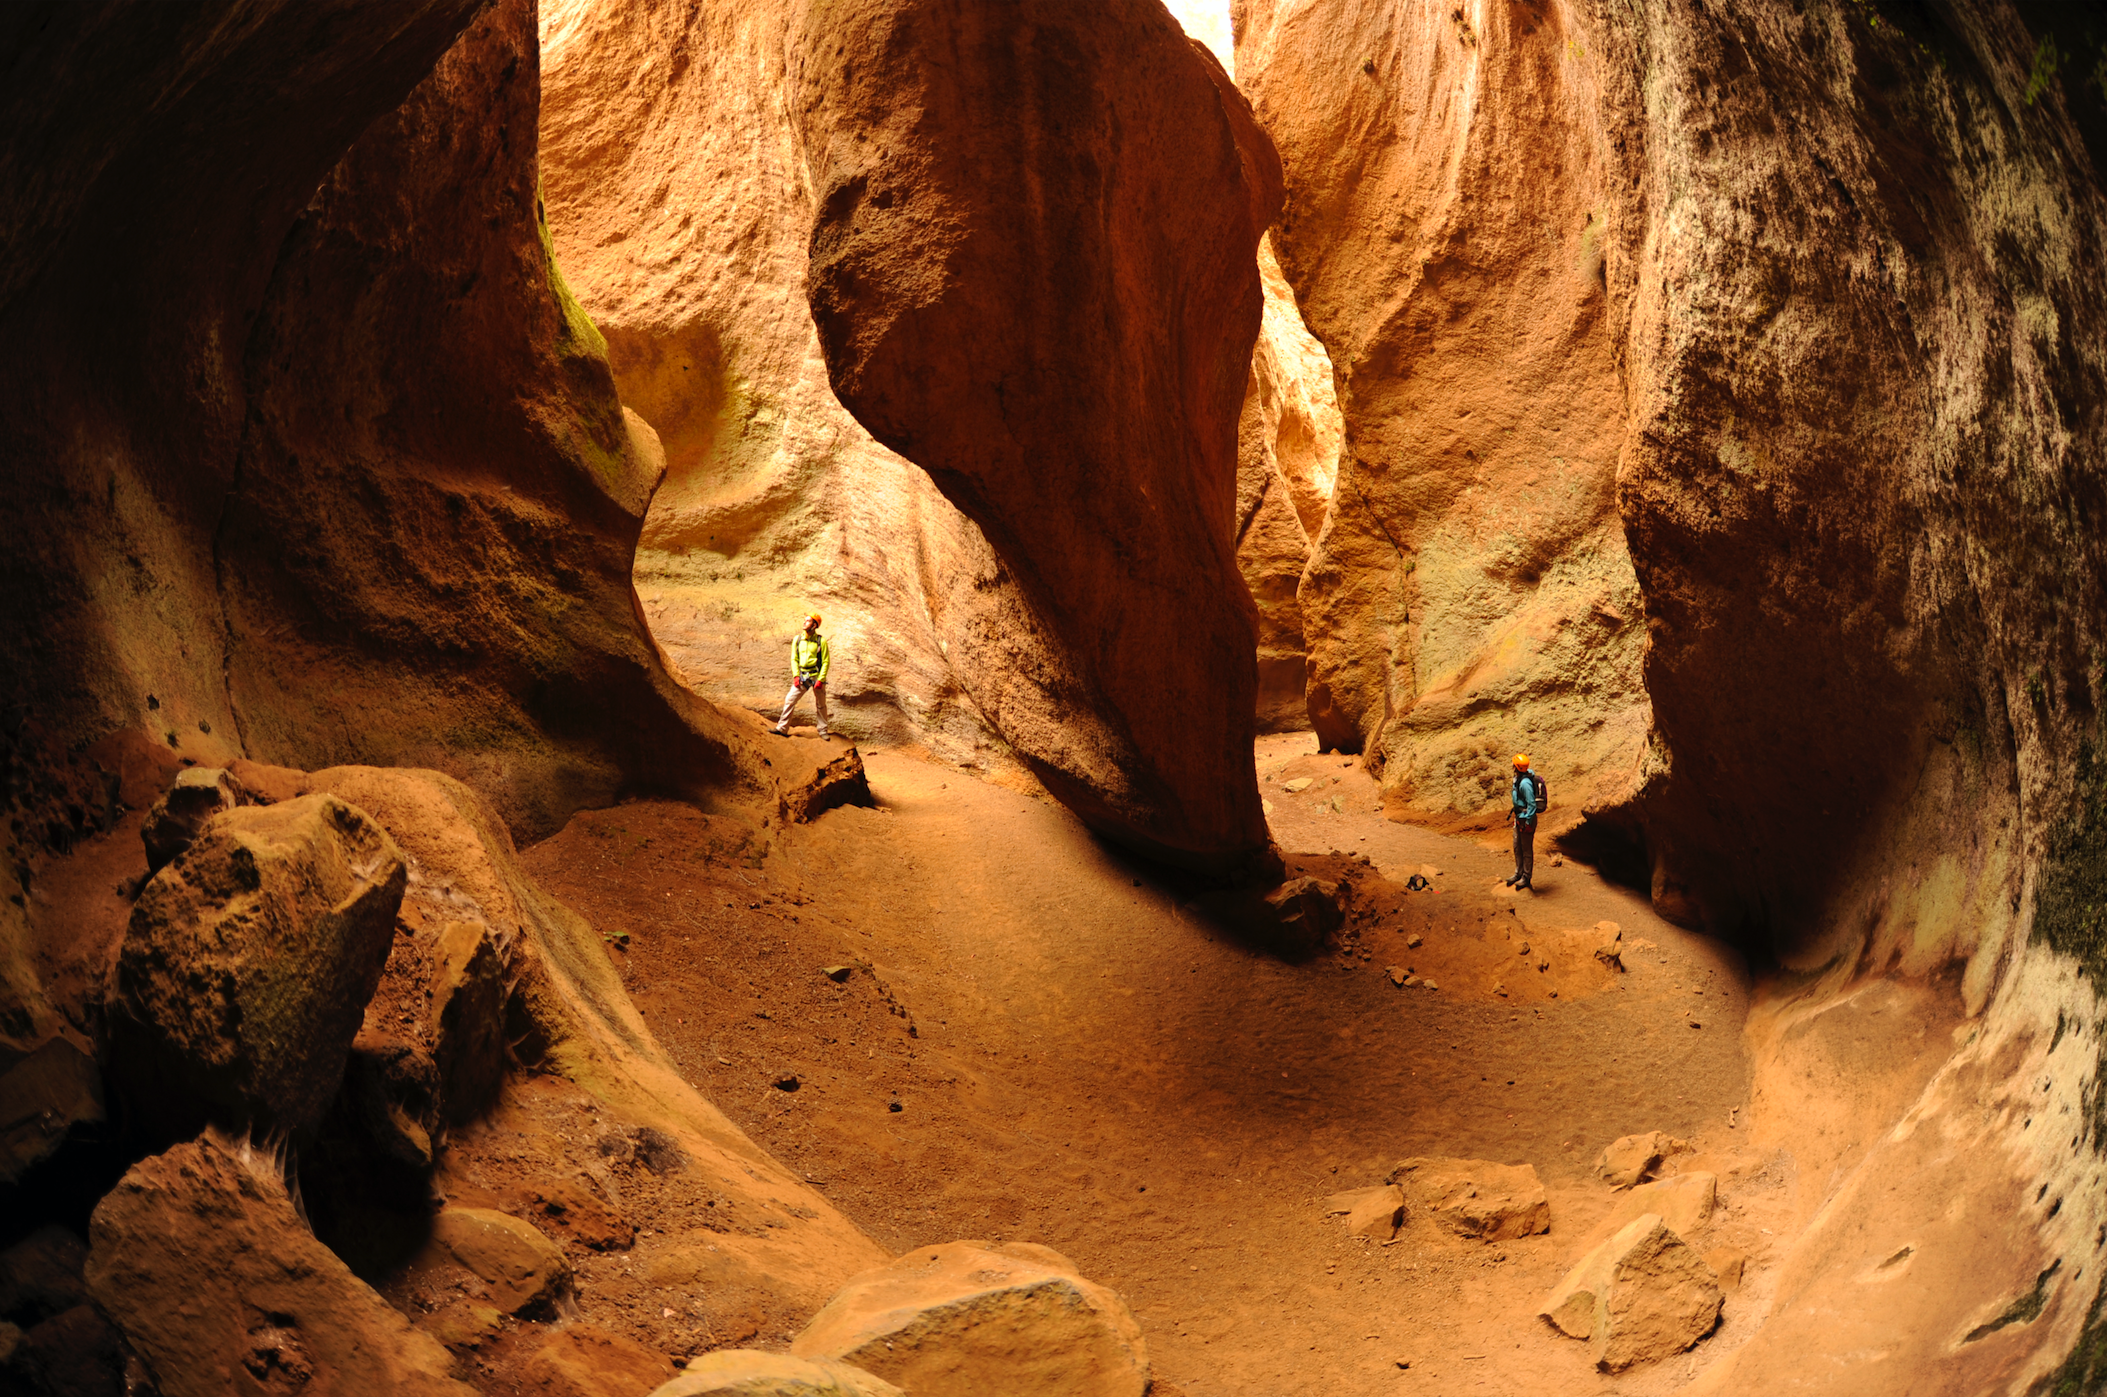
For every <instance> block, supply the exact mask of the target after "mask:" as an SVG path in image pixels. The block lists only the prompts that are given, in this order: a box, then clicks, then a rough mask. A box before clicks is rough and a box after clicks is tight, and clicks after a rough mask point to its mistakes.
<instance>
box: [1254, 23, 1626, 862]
mask: <svg viewBox="0 0 2107 1397" xmlns="http://www.w3.org/2000/svg"><path fill="white" fill-rule="evenodd" d="M1482 10H1483V13H1482V14H1480V12H1479V7H1469V13H1468V14H1467V15H1466V14H1465V13H1464V12H1463V11H1458V12H1457V13H1456V14H1455V15H1452V14H1451V13H1450V12H1449V11H1448V10H1446V9H1439V8H1437V7H1432V6H1393V5H1374V4H1368V5H1314V6H1295V7H1290V6H1285V5H1283V6H1273V5H1270V4H1264V3H1253V4H1249V5H1247V6H1244V7H1243V9H1242V12H1241V23H1240V27H1239V72H1240V74H1241V76H1242V81H1243V83H1244V85H1245V86H1246V87H1247V89H1248V90H1249V91H1250V92H1251V93H1252V97H1253V101H1254V103H1255V105H1256V107H1257V110H1258V113H1259V117H1260V119H1261V121H1262V122H1263V123H1264V124H1265V125H1266V127H1267V129H1268V131H1269V132H1271V133H1272V134H1273V136H1274V139H1275V140H1276V141H1277V142H1278V143H1279V145H1280V148H1281V154H1282V160H1283V162H1284V164H1285V165H1286V167H1287V169H1288V172H1289V182H1288V199H1287V204H1286V207H1285V208H1284V209H1283V211H1282V214H1281V219H1280V224H1279V226H1278V228H1277V229H1276V232H1275V240H1276V245H1277V247H1278V249H1279V253H1280V258H1281V262H1282V265H1283V267H1284V268H1285V270H1286V271H1287V274H1288V278H1289V280H1290V281H1291V282H1293V283H1294V285H1295V288H1296V293H1297V295H1298V296H1299V298H1300V299H1301V302H1302V308H1303V311H1304V313H1305V314H1306V315H1307V317H1308V319H1309V323H1310V325H1311V328H1312V329H1313V330H1314V331H1315V332H1316V334H1317V336H1318V338H1319V339H1321V340H1323V341H1324V344H1325V347H1326V349H1327V351H1328V352H1329V353H1330V355H1331V358H1332V362H1333V365H1334V366H1335V368H1336V369H1337V371H1338V376H1339V383H1340V392H1341V403H1340V405H1341V410H1342V412H1343V413H1344V416H1345V426H1346V444H1345V450H1344V452H1343V455H1342V459H1341V462H1340V466H1339V478H1338V485H1337V488H1336V498H1335V503H1334V506H1333V508H1332V510H1331V514H1330V519H1329V522H1328V523H1326V524H1325V526H1324V528H1323V530H1322V532H1321V533H1319V534H1318V535H1317V537H1316V539H1315V543H1314V548H1313V553H1312V556H1311V560H1310V564H1309V568H1308V571H1307V573H1306V575H1305V578H1304V581H1303V583H1302V588H1301V611H1302V621H1303V626H1304V629H1305V631H1306V633H1307V635H1308V644H1309V688H1308V702H1309V714H1310V719H1311V721H1312V723H1313V724H1314V725H1315V727H1316V730H1317V733H1318V736H1319V738H1320V740H1322V741H1323V742H1324V743H1325V744H1326V745H1327V746H1330V747H1336V748H1339V749H1342V750H1346V751H1355V752H1366V753H1367V759H1368V762H1369V764H1370V766H1371V767H1373V768H1375V769H1376V770H1377V771H1378V772H1379V773H1380V775H1381V779H1382V781H1383V784H1384V786H1385V787H1386V790H1387V791H1388V793H1389V795H1390V798H1391V799H1392V800H1394V801H1396V802H1399V803H1401V804H1402V805H1404V806H1405V807H1406V808H1407V809H1408V810H1409V811H1410V812H1411V813H1412V815H1413V817H1414V818H1417V819H1421V820H1425V821H1428V822H1432V823H1436V824H1454V823H1465V824H1467V823H1474V822H1475V823H1483V822H1485V821H1487V820H1497V819H1499V818H1501V817H1502V816H1503V814H1504V811H1505V808H1506V784H1507V772H1508V759H1509V757H1510V756H1511V755H1512V754H1513V753H1515V752H1517V751H1528V752H1531V753H1533V754H1540V755H1541V756H1542V757H1543V758H1544V761H1545V767H1546V770H1547V773H1548V774H1549V776H1550V779H1551V780H1552V782H1553V783H1554V785H1555V787H1556V790H1557V793H1558V796H1559V804H1558V807H1557V809H1558V811H1560V812H1572V813H1573V814H1575V815H1577V813H1578V811H1579V810H1580V809H1581V808H1582V806H1583V805H1584V804H1585V803H1587V802H1588V801H1590V800H1603V799H1616V798H1620V797H1622V796H1624V795H1627V794H1629V793H1630V792H1631V791H1632V790H1633V788H1634V787H1635V786H1636V784H1637V780H1638V769H1639V761H1640V756H1641V753H1642V752H1643V750H1644V744H1645V734H1646V723H1647V705H1646V698H1645V694H1644V692H1643V688H1642V685H1641V682H1640V677H1639V654H1640V650H1641V648H1642V644H1643V628H1642V627H1641V626H1640V625H1639V624H1638V620H1639V618H1638V596H1637V587H1636V584H1635V580H1634V578H1633V575H1632V570H1631V564H1630V561H1629V559H1628V557H1627V556H1626V553H1625V548H1624V540H1623V531H1622V528H1621V525H1620V521H1619V519H1618V517H1617V513H1616V503H1615V497H1614V482H1615V477H1616V470H1617V461H1618V455H1619V452H1620V450H1621V447H1622V443H1623V439H1624V431H1625V417H1626V411H1627V409H1626V401H1625V383H1624V378H1623V375H1622V373H1621V370H1620V365H1619V362H1618V361H1619V357H1620V337H1621V335H1622V333H1623V327H1624V323H1625V315H1626V311H1625V309H1624V307H1623V305H1622V303H1621V301H1620V300H1619V299H1618V298H1616V297H1614V296H1612V295H1611V294H1610V292H1609V289H1608V286H1607V284H1606V283H1605V280H1604V261H1603V240H1604V237H1605V230H1606V227H1607V220H1608V219H1609V217H1610V216H1611V211H1612V209H1613V208H1614V206H1615V204H1616V200H1617V197H1618V193H1619V190H1620V188H1621V186H1620V185H1619V182H1618V181H1619V172H1618V169H1617V166H1616V161H1615V158H1614V152H1613V151H1612V149H1611V148H1610V146H1609V144H1608V142H1607V140H1606V138H1605V136H1604V134H1603V132H1602V131H1601V129H1600V124H1599V122H1597V121H1596V120H1595V119H1594V113H1595V110H1596V107H1597V103H1598V97H1597V93H1596V91H1595V81H1594V79H1593V78H1592V76H1591V75H1590V74H1589V72H1588V70H1587V69H1586V68H1585V66H1584V65H1577V64H1575V63H1573V62H1572V61H1570V58H1569V50H1568V45H1569V43H1570V42H1573V41H1574V40H1575V34H1574V31H1573V29H1572V26H1571V24H1570V23H1569V22H1565V21H1564V20H1562V18H1561V12H1560V11H1558V10H1557V9H1556V8H1555V7H1554V8H1551V9H1548V10H1542V11H1540V10H1539V9H1537V8H1533V7H1529V6H1508V5H1493V6H1485V7H1482ZM1473 16H1475V18H1473ZM1312 94H1322V95H1321V97H1318V98H1316V100H1312Z"/></svg>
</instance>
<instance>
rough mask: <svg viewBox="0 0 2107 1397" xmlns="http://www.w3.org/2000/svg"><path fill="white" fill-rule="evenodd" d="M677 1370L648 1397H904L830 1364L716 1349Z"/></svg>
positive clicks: (869, 1378)
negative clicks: (677, 1373) (678, 1374)
mask: <svg viewBox="0 0 2107 1397" xmlns="http://www.w3.org/2000/svg"><path fill="white" fill-rule="evenodd" d="M674 1361H675V1362H676V1363H679V1362H680V1360H678V1359H676V1360H674ZM681 1366H682V1368H683V1369H684V1371H683V1372H682V1373H681V1375H680V1376H679V1377H677V1378H675V1379H673V1381H671V1382H669V1383H667V1384H666V1385H665V1386H663V1387H659V1388H656V1389H654V1390H653V1391H652V1392H651V1394H650V1397H906V1395H905V1394H904V1393H902V1392H901V1391H900V1389H899V1388H897V1387H894V1386H893V1385H892V1384H891V1383H889V1382H887V1381H885V1380H884V1379H883V1378H879V1377H874V1376H872V1375H871V1374H869V1373H866V1372H865V1371H863V1369H861V1368H854V1367H851V1366H849V1365H848V1364H846V1363H840V1362H837V1361H835V1360H834V1359H831V1358H798V1357H794V1356H792V1355H790V1354H787V1353H763V1352H761V1351H760V1350H758V1349H718V1350H716V1351H715V1352H713V1353H705V1354H701V1355H699V1356H697V1357H695V1358H691V1359H689V1360H688V1361H687V1362H686V1363H685V1364H681Z"/></svg>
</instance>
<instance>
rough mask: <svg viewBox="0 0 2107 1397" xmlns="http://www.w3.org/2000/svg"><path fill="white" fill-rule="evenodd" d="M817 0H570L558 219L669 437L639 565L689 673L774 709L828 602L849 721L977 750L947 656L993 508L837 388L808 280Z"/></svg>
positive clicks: (661, 635)
mask: <svg viewBox="0 0 2107 1397" xmlns="http://www.w3.org/2000/svg"><path fill="white" fill-rule="evenodd" d="M797 9H798V7H797V6H795V5H791V4H762V5H742V6H736V7H724V6H706V7H697V6H691V5H676V4H670V3H646V4H630V3H613V0H562V3H555V4H551V5H548V6H546V7H545V8H544V12H543V15H542V30H543V34H544V37H545V53H544V67H543V71H544V83H545V89H546V91H545V100H544V103H543V107H542V116H541V125H542V136H543V142H544V149H543V191H544V196H545V198H546V199H547V200H548V204H549V208H550V227H551V232H552V235H553V236H554V239H555V243H556V247H557V250H558V254H559V256H560V258H561V260H562V262H563V265H564V267H565V269H566V272H567V274H568V275H569V277H570V279H571V284H572V285H573V286H574V287H576V288H577V290H578V294H579V296H580V298H581V300H582V303H583V304H584V305H585V307H586V309H587V310H588V311H589V312H590V313H591V315H592V317H593V319H594V321H595V323H596V324H598V326H599V327H600V329H601V331H602V332H603V333H604V334H605V335H606V336H607V341H608V346H609V359H610V362H611V363H612V364H613V366H614V371H615V375H616V379H617V382H618V383H619V385H620V387H621V391H622V395H623V400H624V401H625V402H626V403H628V404H629V405H631V406H632V407H634V408H635V409H636V410H638V411H639V412H640V413H641V414H642V415H643V416H644V417H645V418H646V419H648V420H649V421H650V422H651V423H652V424H653V425H654V426H655V427H656V428H658V430H659V432H660V434H661V439H662V441H663V442H664V444H665V449H666V457H667V474H666V479H665V483H664V484H663V485H662V486H661V488H660V490H659V492H658V494H657V496H656V497H655V499H654V500H653V502H652V506H651V510H650V513H649V515H648V516H647V518H646V520H645V526H644V532H643V536H642V539H641V541H640V544H639V548H638V555H637V561H636V580H637V586H638V590H639V594H640V595H641V597H642V598H643V602H644V608H645V614H646V617H647V619H648V620H649V622H650V625H651V628H652V632H653V634H654V635H655V636H656V637H657V638H658V640H659V642H660V643H661V644H662V645H663V646H664V647H665V648H666V651H667V654H668V656H669V658H670V659H671V660H672V662H673V663H674V665H675V667H676V669H677V670H678V672H679V674H680V675H681V677H682V679H683V681H684V682H686V683H687V684H689V685H691V686H693V687H694V688H695V689H697V690H698V691H700V692H703V693H707V694H709V695H711V696H712V697H713V698H716V699H719V700H721V701H724V702H728V703H734V704H738V705H740V706H743V707H747V708H752V709H757V710H763V711H767V712H769V713H771V714H772V713H773V712H774V710H775V708H776V706H777V705H779V704H780V703H781V702H782V698H783V690H784V688H785V687H786V684H785V676H786V675H787V672H788V668H789V663H788V653H789V645H790V639H791V637H792V636H793V635H795V634H796V632H797V630H798V628H799V627H800V626H801V625H802V624H803V621H804V617H805V614H806V612H808V611H812V610H817V611H819V612H821V613H822V614H823V615H825V616H826V618H827V624H826V632H827V634H828V635H829V636H830V637H832V642H833V654H834V663H833V666H832V670H831V672H830V675H829V678H828V690H829V693H830V697H831V700H832V703H833V706H834V708H835V710H836V712H837V713H838V714H839V715H840V716H839V717H838V719H837V723H838V725H839V727H840V730H841V731H842V732H844V733H845V734H847V735H848V736H850V737H852V738H858V739H869V738H884V739H886V740H891V741H922V742H929V743H934V744H936V745H937V746H939V747H942V748H945V749H946V750H947V751H949V752H951V753H952V754H953V755H958V756H968V755H970V754H971V753H972V752H973V751H974V750H975V749H979V748H987V747H990V746H994V747H998V748H999V746H1000V740H999V738H997V737H996V735H995V734H994V732H993V731H992V730H991V729H990V728H989V727H988V726H987V725H986V723H985V722H984V720H983V719H982V718H981V716H980V713H979V712H978V710H977V709H976V708H975V707H974V706H973V704H972V703H971V702H970V700H968V699H967V698H966V695H965V691H964V690H963V689H962V688H961V687H960V685H959V683H958V681H957V680H956V679H955V678H954V677H953V675H952V671H951V664H950V660H949V659H948V658H947V656H948V653H949V651H950V650H951V648H952V647H953V646H954V645H959V644H962V643H965V642H966V641H967V639H968V634H967V633H968V630H969V628H970V626H971V625H972V624H973V623H974V618H975V617H977V616H981V615H982V613H983V612H984V611H985V609H986V608H984V607H982V606H981V605H980V604H979V598H980V596H981V595H982V593H983V591H984V590H987V589H994V590H996V591H1000V590H1001V589H1002V588H1003V587H1004V586H1005V584H1004V583H1003V582H1002V580H1001V579H1000V577H999V575H998V572H997V569H996V565H995V563H994V558H993V554H992V553H990V552H989V550H988V548H987V545H986V542H985V540H984V539H983V538H982V537H981V535H980V531H979V529H978V528H976V527H975V526H974V525H973V524H972V523H971V522H970V521H968V520H966V519H965V517H964V516H963V515H961V514H959V512H958V511H957V510H956V509H955V508H953V507H952V506H951V505H950V503H949V502H948V501H946V500H945V499H944V498H943V496H942V495H941V494H939V493H938V492H937V490H936V488H935V486H934V485H933V484H931V482H930V480H929V478H928V476H927V475H926V474H924V473H923V472H922V471H920V470H919V469H917V468H916V467H915V466H913V465H912V464H911V463H909V462H907V461H905V460H903V459H902V458H901V457H899V456H897V455H895V454H894V453H892V452H891V451H888V450H887V449H886V448H884V447H882V446H880V445H879V444H878V443H877V442H875V441H873V440H872V439H871V437H870V434H869V433H868V432H866V431H864V430H863V428H862V427H861V426H859V425H858V424H857V422H856V420H855V419H854V418H852V417H851V416H849V414H848V413H847V412H846V411H845V410H844V409H843V408H842V406H841V404H840V403H839V402H837V401H836V400H835V397H834V392H833V389H832V388H831V387H829V386H828V383H827V376H826V365H825V363H824V362H823V361H822V359H821V357H820V353H819V340H818V336H817V334H816V333H815V332H814V330H813V328H812V317H811V313H810V312H809V311H808V310H807V309H806V306H805V296H804V275H805V242H806V236H807V233H808V232H809V229H810V225H811V200H810V197H809V191H808V189H807V187H806V183H805V180H804V175H803V170H802V168H801V166H800V164H799V158H798V151H797V141H796V134H795V129H794V121H793V119H792V115H791V111H790V99H789V95H788V89H787V83H788V77H787V74H788V64H789V62H790V53H789V48H788V44H789V30H790V26H791V24H792V22H793V20H794V18H795V15H796V13H797ZM976 584H977V585H976ZM984 620H985V618H984V617H983V621H984ZM809 708H810V705H809V703H808V704H807V709H808V710H809Z"/></svg>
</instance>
